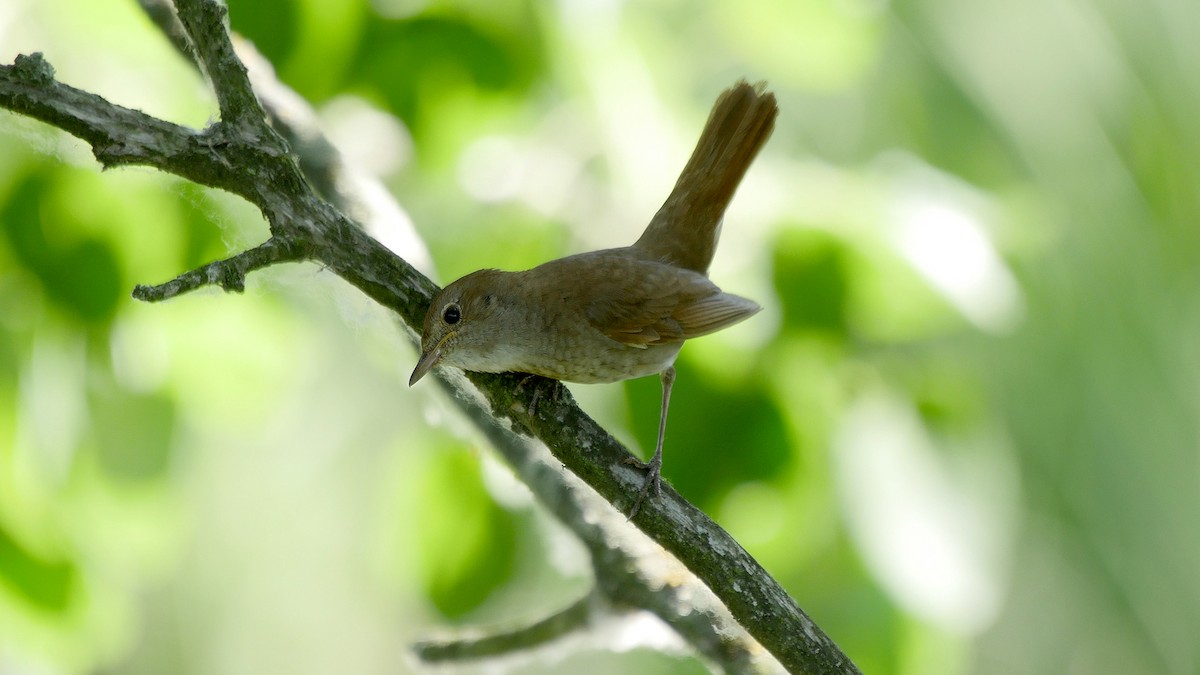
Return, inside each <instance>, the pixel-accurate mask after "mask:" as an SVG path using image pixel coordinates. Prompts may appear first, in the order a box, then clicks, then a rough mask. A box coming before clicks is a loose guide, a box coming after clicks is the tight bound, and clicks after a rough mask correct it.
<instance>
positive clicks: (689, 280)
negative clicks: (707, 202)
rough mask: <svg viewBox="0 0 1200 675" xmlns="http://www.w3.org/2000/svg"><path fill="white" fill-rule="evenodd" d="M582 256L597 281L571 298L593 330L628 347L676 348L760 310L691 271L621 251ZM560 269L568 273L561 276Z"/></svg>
mask: <svg viewBox="0 0 1200 675" xmlns="http://www.w3.org/2000/svg"><path fill="white" fill-rule="evenodd" d="M583 256H586V257H587V260H586V261H585V260H580V261H578V262H585V263H586V269H587V270H588V271H589V272H590V273H591V274H590V276H594V277H595V278H594V279H593V280H592V283H589V284H586V285H583V287H582V288H581V289H580V291H579V295H578V297H577V298H574V300H576V301H577V302H578V306H580V308H581V310H582V315H583V317H584V318H585V319H586V320H587V322H588V323H589V324H591V325H592V326H593V327H594V328H595V329H596V330H598V331H600V332H601V333H603V334H604V335H606V336H608V337H609V338H611V339H613V340H615V341H617V342H620V343H621V344H624V345H627V346H630V347H638V348H643V349H644V348H646V347H649V346H652V345H662V344H678V343H680V342H683V341H684V340H686V339H688V338H693V337H698V336H701V335H707V334H708V333H712V332H714V331H718V330H721V329H722V328H725V327H727V326H731V325H733V324H735V323H737V322H739V321H742V320H744V319H746V318H747V317H749V316H751V315H752V314H754V313H755V312H757V311H759V309H761V308H760V307H759V306H758V304H757V303H755V302H754V301H752V300H748V299H746V298H743V297H740V296H737V295H733V294H731V293H725V292H723V291H722V290H721V289H719V288H717V286H716V285H715V284H713V283H712V282H711V281H709V280H708V278H707V277H705V276H704V275H702V274H698V273H696V272H692V271H690V270H685V269H681V268H678V267H674V266H671V265H666V264H663V263H660V262H656V261H651V260H643V259H637V258H634V257H631V256H630V255H628V254H623V251H622V252H618V251H598V252H595V253H592V254H583ZM563 260H564V262H565V261H570V260H571V259H570V258H568V259H563ZM581 269H582V268H581ZM563 271H567V270H565V269H563V270H559V273H561V272H563Z"/></svg>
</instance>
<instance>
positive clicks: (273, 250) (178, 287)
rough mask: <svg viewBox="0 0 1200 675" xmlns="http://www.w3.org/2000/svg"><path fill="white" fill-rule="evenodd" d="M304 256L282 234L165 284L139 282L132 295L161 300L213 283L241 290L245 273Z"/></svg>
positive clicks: (140, 298)
mask: <svg viewBox="0 0 1200 675" xmlns="http://www.w3.org/2000/svg"><path fill="white" fill-rule="evenodd" d="M303 258H304V250H303V249H302V248H301V247H300V246H299V245H297V244H295V243H294V242H291V241H289V240H287V239H285V238H283V237H271V238H270V239H268V240H266V241H265V242H263V243H262V244H259V245H258V246H255V247H254V248H252V249H250V250H248V251H242V252H241V253H239V254H237V255H235V256H233V257H232V258H226V259H225V260H217V261H214V262H210V263H208V264H207V265H204V266H203V267H199V268H197V269H194V270H191V271H190V272H184V273H183V274H180V275H179V276H177V277H175V278H174V279H172V280H170V281H168V282H166V283H165V284H158V285H156V286H143V285H142V284H138V285H137V286H135V287H134V289H133V297H134V298H135V299H137V300H141V301H143V302H161V301H163V300H169V299H171V298H173V297H175V296H177V295H179V294H181V293H187V292H188V291H193V290H196V289H197V288H200V287H201V286H208V285H211V284H216V285H218V286H220V287H221V288H222V289H224V290H226V291H235V292H238V293H241V292H242V291H244V290H245V289H246V272H249V271H252V270H257V269H262V268H263V267H267V266H270V265H274V264H277V263H282V262H296V261H298V260H302V259H303Z"/></svg>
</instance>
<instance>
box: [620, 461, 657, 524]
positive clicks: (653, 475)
mask: <svg viewBox="0 0 1200 675" xmlns="http://www.w3.org/2000/svg"><path fill="white" fill-rule="evenodd" d="M625 463H626V464H629V465H632V466H635V467H637V468H639V469H642V470H643V471H645V472H646V479H645V482H643V483H642V489H640V490H638V494H637V499H635V500H634V502H633V508H632V509H630V510H629V519H630V520H632V519H633V517H634V516H636V515H637V514H638V511H640V510H641V508H642V502H644V501H646V496H647V495H649V494H650V490H651V489H653V490H654V496H655V497H659V496H661V495H662V455H661V454H657V453H656V454H655V455H654V457H652V458H651V459H650V461H649V462H643V461H642V460H640V459H638V458H636V457H626V458H625Z"/></svg>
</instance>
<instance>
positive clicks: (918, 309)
mask: <svg viewBox="0 0 1200 675" xmlns="http://www.w3.org/2000/svg"><path fill="white" fill-rule="evenodd" d="M230 4H231V6H232V7H231V14H232V23H233V26H234V28H235V29H236V30H237V31H239V32H240V33H241V34H243V35H244V36H245V37H246V38H248V39H249V40H251V41H252V42H253V43H254V44H255V45H256V46H257V48H258V49H259V50H260V51H261V52H262V53H263V54H264V55H265V56H266V57H267V59H269V61H270V62H271V63H272V64H274V66H275V67H276V69H277V74H278V76H279V77H280V79H281V80H283V81H284V82H285V83H287V84H288V85H290V86H291V87H293V88H294V89H295V90H296V91H297V92H299V93H300V94H301V95H302V96H304V97H305V98H306V99H307V100H308V101H310V102H311V103H312V104H313V105H314V106H315V107H316V108H317V110H318V111H319V113H320V114H321V119H322V121H323V124H324V126H325V129H326V131H327V133H328V134H329V136H330V138H332V139H333V140H334V141H335V142H336V143H337V144H338V145H339V147H340V148H341V149H342V151H343V152H344V153H345V155H346V158H347V160H348V161H349V162H351V164H353V165H354V166H356V167H359V168H361V169H362V170H364V171H367V172H370V173H372V174H375V175H377V176H378V177H380V178H381V179H382V180H383V181H384V182H385V183H386V185H387V186H388V188H389V190H390V191H391V192H392V193H393V194H394V195H395V197H396V198H397V199H398V200H399V202H400V204H401V205H402V206H403V208H404V209H405V210H406V212H407V214H408V216H409V217H411V221H412V223H413V224H414V226H415V228H416V230H417V231H418V232H419V233H420V235H421V236H422V238H423V239H424V241H425V242H426V244H427V245H428V249H429V252H430V254H431V259H432V261H433V266H434V267H435V268H436V272H435V273H434V274H435V278H436V279H437V280H439V281H441V282H446V281H448V280H451V279H453V278H455V277H457V276H459V275H460V274H463V273H465V272H468V271H471V270H474V269H477V268H479V267H484V266H496V267H504V268H510V269H515V268H521V267H526V266H531V265H534V264H536V263H538V262H541V261H544V260H546V259H549V258H552V257H556V256H560V255H564V254H568V253H573V252H578V251H581V250H586V249H590V248H597V247H605V246H616V245H624V244H626V243H628V242H630V241H632V240H633V239H634V238H635V237H636V236H637V234H638V233H639V231H640V230H641V228H642V226H643V225H644V223H646V222H647V220H648V218H649V217H650V215H651V214H652V213H653V212H654V210H655V209H656V208H657V206H658V204H659V203H660V202H661V200H662V199H663V198H664V197H665V195H666V194H667V192H668V191H669V189H670V186H671V185H672V184H673V182H674V179H675V176H676V175H677V172H678V170H679V169H680V168H681V167H682V165H683V162H684V161H685V159H686V157H687V153H688V152H689V151H690V149H691V144H692V143H693V142H694V140H695V138H696V136H697V134H698V132H699V129H700V127H701V125H702V123H703V121H704V118H705V116H706V114H707V111H708V108H709V106H710V105H711V103H712V101H713V100H714V99H715V97H716V95H717V94H718V93H719V92H720V90H721V89H723V88H724V87H725V86H728V85H729V84H731V83H732V82H734V81H735V80H737V79H738V78H741V77H745V78H747V79H750V80H752V81H755V80H766V81H768V82H769V83H770V86H771V88H772V89H773V90H774V91H775V92H776V93H777V94H778V97H779V101H780V107H781V110H782V114H781V116H780V118H779V121H778V125H777V128H776V131H775V135H774V137H773V138H772V140H771V141H770V143H769V144H768V145H767V147H766V149H765V151H764V153H763V155H762V156H761V157H760V158H759V160H758V162H757V163H756V164H755V166H754V167H753V168H752V170H751V171H750V174H749V176H748V178H747V180H746V182H745V183H744V185H743V187H742V189H741V191H740V192H739V194H738V196H737V198H736V199H735V202H734V204H733V208H732V209H731V210H730V212H729V214H728V217H727V219H726V223H725V230H724V236H723V240H722V243H721V246H720V248H719V250H718V253H717V258H716V261H715V264H714V267H713V270H712V277H713V278H714V280H716V281H717V283H719V284H720V285H721V286H723V287H724V288H725V289H727V290H730V291H733V292H737V293H740V294H743V295H747V296H749V297H753V298H756V299H758V300H759V301H760V302H761V303H762V304H763V305H764V306H765V308H766V309H765V311H764V312H763V313H761V314H760V315H758V316H757V317H755V318H754V319H753V320H751V321H748V322H746V323H744V324H741V325H739V326H737V327H736V328H734V329H731V330H728V331H726V332H723V333H720V334H717V335H714V336H711V337H706V338H704V339H702V340H698V341H695V342H694V343H690V344H689V346H688V347H687V348H686V349H684V351H683V354H682V356H681V358H680V361H679V364H678V367H679V379H678V383H677V386H676V389H675V397H674V400H673V402H672V410H671V424H670V427H669V430H668V441H667V448H666V466H665V476H666V477H667V478H668V479H669V480H670V481H671V482H672V483H673V484H674V485H675V486H676V488H678V489H679V491H680V492H682V493H683V494H684V495H685V496H686V497H687V498H688V499H690V500H692V501H693V502H695V503H696V504H698V505H699V506H700V507H702V508H703V509H704V510H705V511H706V512H708V513H709V514H711V515H712V516H713V517H714V518H715V519H716V520H717V521H718V522H720V523H721V524H722V525H723V526H724V527H726V528H727V529H728V530H729V531H730V532H731V533H732V534H733V535H734V536H735V537H736V538H738V539H739V540H740V541H741V542H742V543H743V544H744V545H745V547H746V548H747V549H748V550H749V551H750V552H751V553H752V554H753V555H755V556H756V557H757V558H758V559H759V560H760V561H761V562H762V563H763V565H764V566H765V567H766V568H767V569H768V570H769V571H770V572H771V573H772V574H774V575H775V576H776V577H777V578H778V579H779V580H780V581H781V582H782V583H783V584H784V586H785V587H786V588H787V589H788V590H789V591H790V592H791V594H792V595H793V596H794V597H795V598H796V599H797V600H798V601H799V603H800V605H801V606H802V607H804V608H805V609H806V610H807V611H808V613H809V614H811V615H812V616H813V617H814V618H815V620H816V621H817V622H818V623H820V624H821V625H822V626H823V627H824V628H825V629H826V631H827V632H828V633H829V634H830V635H831V636H833V638H834V639H835V640H837V641H838V642H839V643H840V644H841V645H842V647H843V648H844V649H845V650H846V651H847V652H848V653H849V655H850V656H851V657H852V658H853V659H854V660H855V661H856V662H857V664H858V665H859V666H860V667H861V668H862V669H863V670H864V671H866V672H869V673H906V674H918V673H920V674H938V673H946V674H951V673H1195V672H1200V642H1198V641H1197V639H1196V636H1198V635H1200V445H1198V443H1197V440H1198V439H1197V435H1198V432H1200V417H1198V415H1197V413H1198V411H1200V358H1198V356H1197V354H1198V350H1200V293H1198V285H1197V282H1198V281H1200V229H1198V228H1197V224H1198V222H1200V221H1198V217H1200V160H1198V159H1197V158H1198V157H1200V123H1198V122H1197V120H1200V77H1198V76H1197V72H1198V71H1197V67H1196V66H1197V64H1198V63H1200V39H1197V37H1198V33H1197V27H1200V3H1196V2H1194V1H1193V0H1155V1H1152V2H1142V3H1132V2H1127V1H1125V0H1090V1H1089V0H1050V1H1048V2H1047V1H1045V0H972V1H971V2H959V1H957V0H896V1H895V2H885V1H883V0H754V1H752V2H741V3H732V2H730V3H718V2H715V1H714V2H683V1H682V0H666V1H664V2H657V3H633V2H627V3H622V2H617V1H615V0H578V1H573V0H560V1H559V2H533V1H526V2H492V1H490V0H469V1H461V2H450V1H438V0H428V1H425V2H423V1H421V0H376V1H375V2H365V1H361V0H348V1H346V2H327V1H325V0H254V1H250V0H230ZM30 51H42V52H44V53H45V55H46V58H47V59H48V60H49V61H50V62H51V63H52V64H53V65H54V66H55V67H56V68H57V71H58V74H59V77H60V78H61V79H62V80H63V81H65V82H67V83H69V84H72V85H75V86H77V87H80V88H83V89H87V90H90V91H94V92H98V93H100V94H102V95H104V96H105V97H107V98H109V99H110V100H112V101H114V102H116V103H120V104H122V105H125V106H130V107H135V108H140V109H142V110H145V111H146V112H148V113H151V114H154V115H158V116H161V117H165V118H167V119H170V120H172V121H176V122H179V123H184V124H190V125H193V126H197V127H199V126H202V125H203V124H204V123H205V122H206V121H208V120H210V119H212V118H213V117H214V115H215V105H214V103H213V100H212V97H211V95H210V94H209V92H208V91H207V90H206V88H205V85H204V83H203V81H202V80H201V78H200V77H198V76H197V75H196V74H195V72H194V71H193V70H192V69H191V68H190V67H189V66H188V65H187V64H186V63H184V62H183V61H182V60H181V59H180V58H179V57H178V56H177V55H176V54H175V53H174V52H173V51H172V49H171V48H170V46H169V45H168V44H167V42H166V41H165V40H164V39H163V38H162V37H161V36H160V34H159V33H158V32H157V31H156V30H155V28H154V27H153V26H152V25H151V24H150V23H149V22H148V21H147V19H146V18H145V17H144V16H143V15H142V14H141V13H140V11H139V9H138V7H137V6H136V4H135V3H134V2H133V1H132V0H91V1H89V2H75V1H72V0H6V1H5V2H4V3H2V4H0V52H2V53H0V57H2V60H3V61H4V62H5V63H11V62H12V60H13V58H14V57H15V56H16V55H17V54H18V53H21V52H30ZM265 234H266V230H265V226H264V224H263V222H262V219H261V217H260V216H259V214H258V213H257V212H256V211H255V210H254V209H253V208H250V207H248V206H247V205H246V204H244V203H241V202H239V201H238V200H237V199H234V198H232V197H230V196H228V195H224V194H220V193H216V192H213V191H210V190H208V189H203V188H199V187H196V186H194V185H190V184H188V183H187V182H185V181H182V180H179V179H176V178H172V177H167V176H162V175H159V174H157V173H155V172H153V171H150V170H145V169H122V170H117V171H111V172H107V173H101V172H100V171H99V170H98V166H97V165H96V163H95V162H94V161H93V160H92V159H91V156H90V153H89V151H88V149H87V148H86V147H85V146H84V145H83V144H82V143H80V142H78V141H76V140H75V139H73V138H70V137H68V136H66V135H65V134H63V133H60V132H56V131H54V130H51V129H49V128H47V127H46V126H44V125H41V124H38V123H34V122H31V121H29V120H26V119H23V118H20V117H17V116H14V115H12V114H9V113H6V112H5V113H0V673H5V674H8V673H20V674H25V673H35V674H40V673H167V672H169V673H222V674H225V673H282V672H287V673H330V672H354V673H398V672H409V671H410V670H412V669H413V668H414V667H415V666H414V664H413V662H412V660H411V659H410V658H409V657H408V656H407V655H406V648H407V645H408V644H409V643H411V642H412V641H413V640H415V639H417V638H419V637H421V636H424V635H428V634H429V633H430V632H431V631H434V630H437V629H444V628H449V627H454V626H463V625H466V626H469V625H477V624H488V623H493V622H497V621H500V622H502V621H505V620H513V619H530V618H535V617H538V616H540V615H541V614H544V613H547V612H550V611H553V610H554V609H557V608H559V607H561V606H564V605H565V604H566V603H568V602H570V601H571V600H573V599H574V598H575V597H578V595H579V594H581V593H583V592H585V591H586V589H587V588H588V584H589V581H588V576H587V574H588V572H587V569H588V568H587V564H586V560H585V558H584V557H583V555H582V553H581V552H580V549H579V547H578V546H576V545H575V544H574V542H573V541H572V540H571V539H570V537H569V536H567V535H565V534H563V533H562V532H561V531H560V530H559V529H558V528H557V527H556V526H555V524H554V523H553V522H552V521H551V520H550V519H549V518H548V517H547V516H545V515H544V514H543V513H541V512H540V511H539V510H538V509H537V508H536V506H535V505H533V503H532V501H531V499H530V497H529V496H528V493H527V492H525V491H523V489H522V488H521V486H520V485H519V484H517V483H516V482H515V481H514V480H513V479H512V477H511V476H510V475H509V474H508V472H507V471H506V469H505V468H504V467H503V466H501V465H500V464H499V463H498V462H497V461H496V460H495V459H494V458H493V456H492V454H491V452H490V451H489V450H488V449H487V447H486V445H485V444H483V443H482V442H481V440H480V439H479V438H477V437H476V436H475V435H474V434H473V433H472V432H471V431H470V430H469V429H468V428H466V426H465V425H464V424H463V423H462V422H461V421H460V420H458V418H456V417H455V415H454V414H453V413H452V412H451V411H450V409H449V407H448V406H447V405H446V404H445V402H444V401H442V400H441V399H440V398H439V396H438V395H437V393H436V391H435V388H434V387H432V386H418V387H416V388H415V389H413V390H409V389H408V388H407V387H406V386H405V381H406V378H407V374H408V372H409V370H410V369H411V367H412V364H413V362H414V361H415V353H414V351H413V349H412V347H411V346H410V345H409V344H408V343H407V342H406V340H405V339H404V338H403V336H402V334H401V333H400V332H399V331H398V330H396V328H395V326H394V325H393V323H392V319H391V318H390V317H389V316H388V314H387V312H385V311H384V310H382V309H381V308H379V307H377V306H375V305H374V304H372V303H371V302H369V301H368V300H366V299H365V298H363V297H362V296H361V295H360V294H359V293H357V292H356V291H354V290H353V289H352V288H349V287H348V286H347V285H346V284H345V283H343V282H341V281H340V280H339V279H337V278H336V277H334V276H333V275H332V274H331V273H329V272H327V271H324V270H322V269H319V268H318V267H316V266H314V265H289V266H284V267H279V268H274V269H272V270H270V271H267V272H265V273H258V274H255V275H254V276H252V277H251V279H250V282H249V284H248V288H247V291H246V293H245V294H244V295H224V294H222V293H220V292H219V291H215V290H206V291H201V292H198V293H195V294H192V295H190V296H186V297H182V298H179V299H176V300H174V301H171V302H168V303H165V304H162V305H158V306H149V305H144V304H139V303H137V302H135V301H133V300H132V299H131V298H130V297H129V292H130V290H131V289H132V287H133V286H134V284H136V283H154V282H161V281H164V280H166V279H169V278H171V277H172V276H174V275H175V274H177V273H179V272H181V271H183V270H185V269H188V268H190V267H193V266H196V265H198V264H201V263H203V262H206V261H208V260H211V259H214V258H217V257H223V256H225V255H228V254H229V253H231V252H234V251H237V250H240V249H241V248H243V247H246V246H248V245H253V244H255V243H257V242H259V241H261V240H262V239H263V238H264V237H265ZM406 254H407V255H411V256H413V257H414V258H419V257H420V256H421V253H420V252H419V251H416V250H412V249H409V250H407V251H406ZM573 390H574V391H575V392H576V394H577V396H578V397H579V399H580V400H581V403H582V405H583V406H584V407H585V408H586V409H587V410H589V411H590V412H592V413H593V414H594V415H595V416H596V417H598V418H599V419H600V420H601V421H602V422H603V423H605V424H606V425H607V426H609V428H611V429H612V430H613V431H614V433H616V434H617V435H618V437H620V438H622V439H623V440H625V441H627V442H628V443H630V444H632V445H633V446H634V447H638V448H643V449H644V448H647V447H652V443H653V438H654V433H655V421H656V415H657V410H658V406H657V397H658V383H657V381H656V380H655V379H654V378H648V379H646V380H644V381H636V382H631V383H627V384H624V385H608V386H593V387H579V386H575V387H573ZM510 665H513V664H510ZM513 667H514V668H515V669H516V670H518V671H519V672H598V673H603V672H613V673H617V672H622V673H624V672H681V673H696V672H705V669H704V666H703V664H701V663H700V662H698V661H696V660H695V659H694V658H692V657H691V656H689V655H688V653H687V652H686V651H685V650H681V649H679V647H678V645H677V644H675V643H674V642H673V641H672V640H671V639H670V636H669V635H665V634H664V631H663V629H662V628H661V626H656V625H655V623H654V622H653V621H640V622H636V623H634V624H620V625H613V626H607V627H605V628H604V630H598V631H597V634H596V635H593V636H591V637H590V638H589V639H579V640H575V641H572V642H569V643H567V644H565V645H560V646H559V647H558V648H557V649H555V650H550V651H549V652H548V653H545V654H541V655H539V656H537V657H535V658H533V659H531V660H528V661H518V662H515V665H513Z"/></svg>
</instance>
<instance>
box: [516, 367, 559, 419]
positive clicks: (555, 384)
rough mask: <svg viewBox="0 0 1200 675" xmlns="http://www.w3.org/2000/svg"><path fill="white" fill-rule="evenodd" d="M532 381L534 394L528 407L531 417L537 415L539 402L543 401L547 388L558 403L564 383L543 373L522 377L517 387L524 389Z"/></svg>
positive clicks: (551, 398) (551, 397)
mask: <svg viewBox="0 0 1200 675" xmlns="http://www.w3.org/2000/svg"><path fill="white" fill-rule="evenodd" d="M530 383H532V387H531V388H532V389H533V395H532V396H531V397H530V398H529V407H528V411H529V416H530V417H534V416H536V415H537V407H538V403H540V402H541V400H542V397H543V396H545V395H547V394H546V393H545V392H546V390H547V389H548V390H549V394H548V395H549V397H550V400H551V401H552V402H554V403H558V401H559V399H560V398H561V394H560V392H561V389H560V387H561V386H562V385H561V383H560V382H559V381H558V380H555V379H551V378H549V377H543V376H541V375H526V376H525V378H524V379H522V380H521V382H520V383H519V384H517V388H518V389H524V388H525V385H527V384H530Z"/></svg>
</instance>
